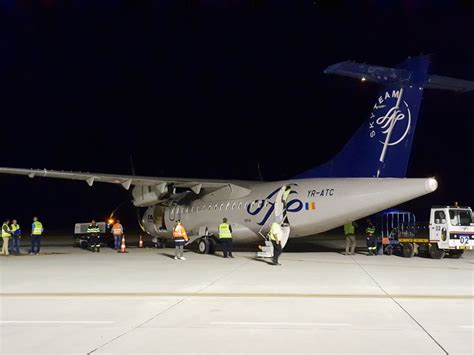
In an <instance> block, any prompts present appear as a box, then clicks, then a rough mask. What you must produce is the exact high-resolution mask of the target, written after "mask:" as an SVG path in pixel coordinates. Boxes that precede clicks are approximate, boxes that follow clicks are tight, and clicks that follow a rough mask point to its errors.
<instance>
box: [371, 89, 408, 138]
mask: <svg viewBox="0 0 474 355" xmlns="http://www.w3.org/2000/svg"><path fill="white" fill-rule="evenodd" d="M400 94H401V92H400V90H397V91H395V90H392V92H389V91H386V92H385V93H384V94H383V95H381V96H379V97H378V99H377V102H376V103H375V105H374V111H373V112H372V113H371V115H370V121H369V137H370V138H372V139H377V140H378V141H379V142H380V143H381V144H383V145H384V144H387V145H389V146H394V145H397V144H399V143H401V142H402V141H403V140H404V139H405V138H406V137H407V135H408V132H409V131H410V127H411V111H410V107H409V106H408V103H407V102H406V101H405V100H403V101H402V102H401V104H400V103H399V102H398V101H399V99H400V97H401V96H400ZM391 128H392V130H391ZM393 130H395V132H397V134H398V135H397V136H396V135H394V134H393ZM390 132H392V134H390ZM389 134H390V137H388V135H389ZM387 139H388V140H387Z"/></svg>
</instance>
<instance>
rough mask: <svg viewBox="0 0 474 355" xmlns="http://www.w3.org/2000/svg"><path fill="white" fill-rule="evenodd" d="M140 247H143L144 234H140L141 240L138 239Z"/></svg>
mask: <svg viewBox="0 0 474 355" xmlns="http://www.w3.org/2000/svg"><path fill="white" fill-rule="evenodd" d="M138 247H139V248H143V240H142V236H141V235H140V240H139V241H138Z"/></svg>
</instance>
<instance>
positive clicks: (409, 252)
mask: <svg viewBox="0 0 474 355" xmlns="http://www.w3.org/2000/svg"><path fill="white" fill-rule="evenodd" d="M402 255H403V257H404V258H413V257H414V256H415V247H414V246H413V244H412V243H403V245H402Z"/></svg>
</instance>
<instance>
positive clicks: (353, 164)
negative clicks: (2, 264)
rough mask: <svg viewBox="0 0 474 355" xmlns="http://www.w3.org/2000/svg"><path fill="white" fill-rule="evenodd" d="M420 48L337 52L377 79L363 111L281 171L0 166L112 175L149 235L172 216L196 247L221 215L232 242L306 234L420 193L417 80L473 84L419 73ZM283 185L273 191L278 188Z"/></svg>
mask: <svg viewBox="0 0 474 355" xmlns="http://www.w3.org/2000/svg"><path fill="white" fill-rule="evenodd" d="M429 64H430V58H429V56H417V57H413V58H408V59H407V60H405V61H404V62H402V63H401V64H399V65H397V66H396V67H394V68H389V67H382V66H374V65H369V64H359V63H355V62H341V63H337V64H334V65H331V66H329V67H327V68H326V70H325V73H327V74H335V75H342V76H347V77H351V78H356V79H359V80H361V81H368V82H374V83H377V84H379V85H381V89H380V91H379V93H378V95H377V97H376V98H375V104H374V106H373V108H372V111H371V113H370V115H369V117H368V118H367V119H366V120H365V121H364V122H363V124H362V125H361V126H360V128H359V129H358V130H357V131H356V132H355V134H354V135H353V136H352V138H351V139H350V140H349V142H348V143H347V144H346V145H345V146H344V147H343V149H342V150H341V151H340V152H339V153H338V154H337V155H336V156H335V157H334V158H333V159H332V160H330V161H328V162H327V163H325V164H323V165H321V166H318V167H315V168H313V169H310V170H308V171H305V172H303V173H301V174H299V175H297V176H295V177H294V178H291V179H288V180H285V181H273V182H263V181H238V180H212V179H211V180H210V179H204V180H203V179H189V178H164V177H145V176H134V175H114V174H99V173H81V172H64V171H53V170H35V169H18V168H0V173H3V174H17V175H27V176H28V177H30V178H34V177H50V178H60V179H72V180H83V181H86V182H87V184H88V185H89V186H93V184H94V183H95V182H105V183H111V184H117V185H118V184H120V185H122V186H123V187H124V188H125V189H127V190H129V189H130V187H131V186H133V189H132V196H133V200H132V202H133V205H134V206H136V207H145V208H146V211H145V213H144V214H143V218H142V220H141V225H142V228H143V229H144V231H145V232H146V233H147V234H149V235H150V236H152V237H155V238H162V239H166V238H171V231H172V228H173V226H174V225H175V223H176V222H177V221H178V220H180V221H181V222H182V223H183V225H184V226H185V227H186V229H187V231H188V235H189V236H190V242H196V243H197V244H198V251H199V252H200V253H212V252H214V250H215V246H216V242H218V226H219V224H220V223H221V222H222V219H223V218H224V217H225V218H227V219H228V221H229V223H230V224H231V226H232V230H233V240H234V242H257V243H258V242H262V241H263V240H264V239H265V235H266V233H267V232H268V230H269V229H270V226H271V224H272V223H273V222H274V221H277V222H278V223H282V222H285V223H283V224H282V226H283V228H282V229H283V241H282V246H283V247H284V246H285V244H286V242H287V240H288V238H298V237H305V236H310V235H315V234H318V233H321V232H325V231H328V230H331V229H333V228H336V227H339V226H342V225H343V224H345V223H347V222H350V221H354V220H358V219H361V218H364V217H366V216H369V215H372V214H374V213H377V212H379V211H382V210H385V209H387V208H390V207H393V206H396V205H399V204H401V203H403V202H406V201H409V200H412V199H415V198H417V197H420V196H423V195H425V194H429V193H431V192H433V191H435V190H436V189H437V187H438V182H437V181H436V179H435V178H434V177H428V178H406V171H407V165H408V161H409V157H410V151H411V146H412V142H413V138H414V133H415V127H416V122H417V117H418V112H419V108H420V103H421V100H422V95H423V91H424V89H426V88H428V89H442V90H451V91H457V92H466V91H470V90H474V82H472V81H466V80H461V79H455V78H450V77H444V76H437V75H429V74H428V67H429ZM287 188H289V189H290V193H289V195H288V197H287V200H286V201H283V196H286V195H287V194H284V191H285V189H287Z"/></svg>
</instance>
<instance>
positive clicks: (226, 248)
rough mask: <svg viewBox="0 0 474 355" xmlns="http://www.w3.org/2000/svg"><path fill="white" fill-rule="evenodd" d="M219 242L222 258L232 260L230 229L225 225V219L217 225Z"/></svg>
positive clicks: (228, 225)
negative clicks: (222, 253)
mask: <svg viewBox="0 0 474 355" xmlns="http://www.w3.org/2000/svg"><path fill="white" fill-rule="evenodd" d="M219 240H220V241H221V243H222V250H223V252H224V258H227V255H229V257H231V258H233V257H234V256H233V255H232V227H231V226H230V224H228V223H227V218H223V219H222V223H221V224H220V225H219Z"/></svg>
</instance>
